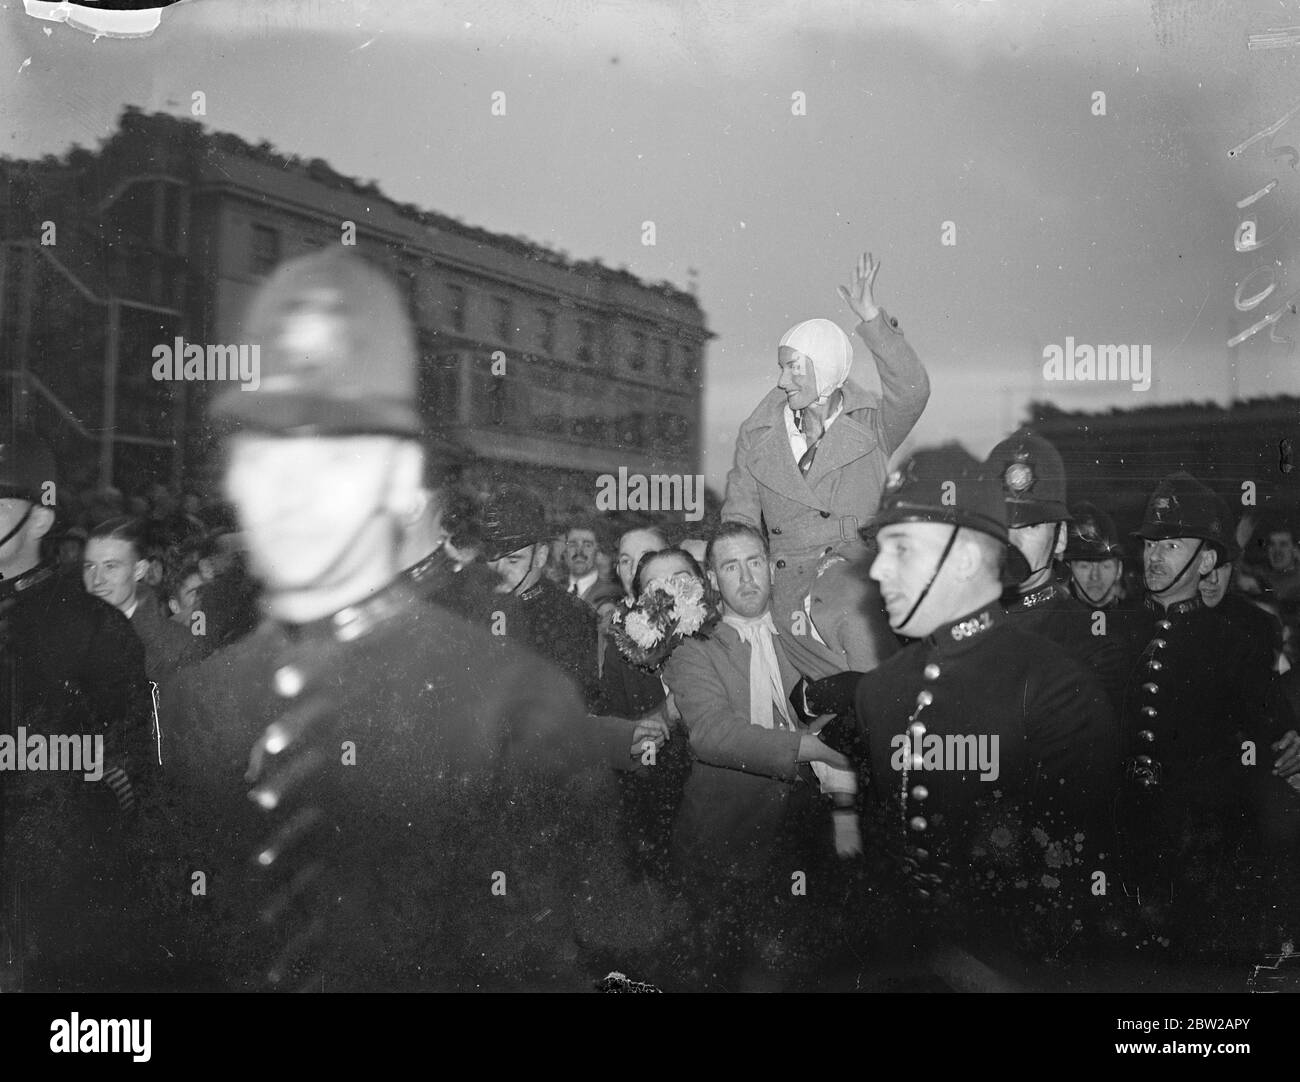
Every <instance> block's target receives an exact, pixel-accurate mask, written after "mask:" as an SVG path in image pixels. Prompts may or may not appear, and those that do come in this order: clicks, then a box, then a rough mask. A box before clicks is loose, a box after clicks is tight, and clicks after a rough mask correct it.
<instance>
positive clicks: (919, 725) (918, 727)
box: [907, 721, 925, 736]
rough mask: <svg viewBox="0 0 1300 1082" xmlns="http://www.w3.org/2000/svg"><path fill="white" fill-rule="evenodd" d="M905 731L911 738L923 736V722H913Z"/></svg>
mask: <svg viewBox="0 0 1300 1082" xmlns="http://www.w3.org/2000/svg"><path fill="white" fill-rule="evenodd" d="M907 731H908V732H909V733H911V734H912V735H913V736H925V722H923V721H914V722H912V724H911V725H909V726H908V727H907Z"/></svg>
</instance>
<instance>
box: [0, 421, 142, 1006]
mask: <svg viewBox="0 0 1300 1082" xmlns="http://www.w3.org/2000/svg"><path fill="white" fill-rule="evenodd" d="M56 494H57V479H56V477H55V468H54V457H53V455H52V454H51V453H50V450H49V448H48V447H46V445H45V444H44V443H42V442H41V441H40V440H38V439H37V438H36V437H35V436H33V435H32V434H31V433H30V432H17V433H12V434H10V435H9V436H8V437H7V438H4V439H2V440H0V741H2V742H3V745H4V746H3V747H0V798H2V799H0V850H2V855H3V862H2V863H0V890H2V894H0V940H3V942H0V973H2V974H3V975H2V976H0V980H2V981H3V983H4V984H5V985H8V986H9V987H22V988H26V989H28V990H43V991H56V990H85V989H99V990H105V989H108V988H110V987H113V981H114V980H115V979H120V978H121V975H122V973H123V972H124V969H123V966H124V963H125V964H126V965H128V966H132V965H133V966H135V967H136V971H137V972H139V971H140V970H141V969H143V968H144V962H145V960H144V959H142V958H141V957H139V956H138V955H136V954H134V952H133V947H132V945H131V944H130V943H128V937H127V934H126V928H125V924H124V916H125V913H126V911H127V905H128V897H129V889H130V888H129V886H128V884H127V882H126V879H129V875H127V874H126V873H125V865H124V862H123V851H122V846H123V844H124V841H125V835H126V833H127V832H129V830H130V829H131V815H130V813H131V812H132V811H133V810H134V809H135V807H136V805H137V801H138V800H139V799H141V795H142V792H143V790H142V788H141V782H142V781H146V780H147V779H148V778H149V777H150V775H151V773H153V772H154V771H156V770H157V766H158V764H157V761H156V755H155V748H154V743H155V736H156V733H155V732H154V731H153V730H152V724H151V723H152V720H153V718H152V710H151V701H150V695H149V690H148V687H149V685H148V682H147V680H146V678H145V654H144V647H143V645H141V643H140V640H139V638H138V637H137V636H136V634H135V632H134V631H133V630H132V629H131V625H130V623H129V622H128V621H127V619H126V617H125V616H123V615H122V614H121V613H120V612H118V611H117V610H116V609H115V608H113V606H112V605H109V604H107V603H105V602H103V601H101V600H99V599H98V598H94V597H91V596H90V595H89V594H87V593H86V592H85V590H84V589H83V588H82V587H81V583H80V581H79V580H76V579H71V578H69V577H67V576H64V575H60V574H58V571H57V566H56V564H55V562H54V561H48V562H45V561H42V560H41V539H42V538H43V537H44V536H45V535H46V534H47V533H48V532H49V530H50V528H51V527H52V526H53V524H54V519H55V506H56V504H55V498H56ZM56 737H58V738H60V739H61V740H62V741H63V742H64V746H65V748H66V747H68V746H69V745H68V744H67V742H68V741H73V742H75V744H76V751H77V752H78V753H79V754H78V755H77V759H78V760H79V762H78V764H77V769H72V768H71V767H70V766H69V765H68V764H67V763H66V762H64V761H63V759H62V758H60V760H59V763H60V765H59V766H58V768H57V769H56V768H55V762H54V757H53V754H52V752H53V749H54V748H55V746H56V745H55V743H54V738H56ZM20 744H21V745H22V746H23V748H22V750H23V752H24V754H23V755H22V756H21V758H20V756H19V754H17V753H18V745H20ZM38 747H39V748H42V749H43V750H42V752H41V755H40V759H39V765H37V764H38V760H37V757H36V754H35V752H36V749H37V748H38ZM87 753H89V754H87ZM20 929H21V931H20ZM135 946H138V944H135ZM124 954H125V955H128V956H129V961H128V960H127V958H126V957H124ZM128 971H129V970H128Z"/></svg>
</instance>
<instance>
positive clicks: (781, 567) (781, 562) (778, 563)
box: [776, 560, 785, 571]
mask: <svg viewBox="0 0 1300 1082" xmlns="http://www.w3.org/2000/svg"><path fill="white" fill-rule="evenodd" d="M776 566H777V570H778V571H780V570H784V569H785V561H784V560H777V561H776Z"/></svg>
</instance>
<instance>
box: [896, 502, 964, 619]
mask: <svg viewBox="0 0 1300 1082" xmlns="http://www.w3.org/2000/svg"><path fill="white" fill-rule="evenodd" d="M960 529H961V527H960V526H954V527H953V528H952V533H950V534H949V535H948V543H947V544H946V545H944V546H943V552H942V553H940V555H939V562H938V563H936V564H935V565H934V570H933V571H931V572H930V581H929V582H927V583H926V584H925V589H924V590H922V591H921V595H920V596H919V597H918V598H917V599H916V604H914V605H913V606H912V607H911V608H910V609H908V611H907V615H906V616H905V617H904V618H903V622H902V623H901V624H899V625H898V627H897V628H895V629H894V630H896V631H902V630H903V628H905V627H907V625H908V624H910V623H911V622H912V617H913V616H915V615H916V610H917V609H919V608H920V607H921V604H922V602H924V601H925V599H926V598H927V597H928V596H929V595H930V587H931V586H933V585H934V580H935V579H937V578H938V577H939V572H940V571H942V570H943V565H944V563H945V561H946V560H947V559H948V553H950V552H951V551H952V546H953V545H954V543H956V541H957V533H958V531H959V530H960Z"/></svg>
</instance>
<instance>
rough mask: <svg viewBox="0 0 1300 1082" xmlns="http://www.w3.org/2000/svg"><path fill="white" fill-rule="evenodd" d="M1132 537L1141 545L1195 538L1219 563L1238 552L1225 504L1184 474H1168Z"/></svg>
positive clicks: (1149, 501)
mask: <svg viewBox="0 0 1300 1082" xmlns="http://www.w3.org/2000/svg"><path fill="white" fill-rule="evenodd" d="M1133 536H1134V537H1140V538H1142V539H1143V540H1144V541H1162V540H1165V539H1167V538H1170V537H1191V538H1195V539H1196V540H1198V541H1204V542H1205V543H1206V544H1207V545H1209V546H1211V547H1212V548H1213V549H1214V550H1215V554H1216V555H1217V556H1218V560H1219V563H1223V562H1224V561H1225V560H1227V559H1231V558H1232V556H1233V555H1234V554H1235V552H1236V551H1237V548H1236V538H1235V537H1234V536H1233V526H1232V521H1231V515H1230V514H1229V512H1228V506H1227V504H1225V503H1224V502H1223V500H1221V499H1220V498H1219V497H1218V496H1216V495H1215V494H1214V492H1213V491H1211V490H1210V489H1209V488H1207V487H1206V486H1205V485H1203V484H1201V482H1200V481H1198V480H1197V479H1196V478H1195V477H1193V476H1192V475H1191V474H1190V473H1187V472H1186V471H1184V470H1179V471H1178V472H1177V473H1171V474H1170V475H1169V476H1168V477H1166V478H1165V479H1164V480H1163V481H1161V482H1160V484H1158V485H1157V486H1156V490H1155V491H1154V492H1153V493H1152V494H1151V498H1150V499H1149V500H1148V501H1147V508H1146V514H1145V515H1144V516H1143V518H1142V525H1141V526H1140V527H1139V528H1138V529H1136V530H1134V531H1133Z"/></svg>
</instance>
